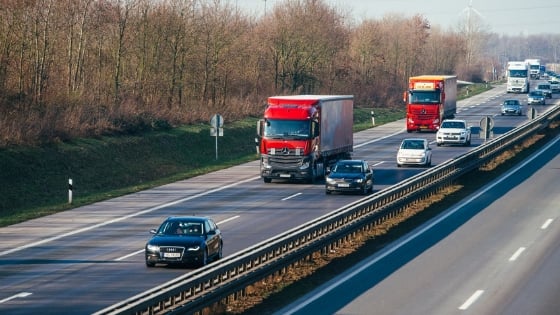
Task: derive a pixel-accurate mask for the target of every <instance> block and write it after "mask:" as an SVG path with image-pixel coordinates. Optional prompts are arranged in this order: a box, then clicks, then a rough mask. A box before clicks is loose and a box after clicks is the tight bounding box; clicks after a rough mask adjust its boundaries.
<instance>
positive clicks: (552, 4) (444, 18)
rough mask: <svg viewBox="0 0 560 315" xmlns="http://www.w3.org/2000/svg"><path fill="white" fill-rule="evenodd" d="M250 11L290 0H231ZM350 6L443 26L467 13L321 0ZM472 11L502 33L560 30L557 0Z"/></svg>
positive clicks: (452, 5)
mask: <svg viewBox="0 0 560 315" xmlns="http://www.w3.org/2000/svg"><path fill="white" fill-rule="evenodd" d="M230 1H231V3H232V4H234V5H235V4H236V5H237V6H238V7H239V8H240V9H243V10H245V11H246V12H248V13H250V14H258V15H260V14H263V13H264V11H265V9H266V10H271V9H272V7H273V6H274V5H276V4H278V3H282V2H284V1H289V0H230ZM324 1H325V2H326V3H328V4H330V5H332V6H334V7H337V8H342V9H343V10H349V11H350V12H351V13H352V16H353V17H354V18H356V19H357V20H358V21H360V20H363V19H367V18H370V19H380V18H382V17H383V16H384V15H385V14H389V13H400V14H403V15H404V16H405V17H409V16H412V15H414V14H417V13H419V14H422V15H424V16H425V17H426V18H427V19H428V20H429V21H430V23H431V24H432V25H434V26H435V25H439V26H440V27H443V28H444V29H448V28H453V29H455V28H456V27H457V24H458V21H459V20H461V19H462V18H465V17H466V16H467V12H468V9H469V3H470V2H471V1H469V0H324ZM470 12H471V14H472V15H478V14H480V16H481V17H482V20H483V23H484V25H487V26H489V28H490V29H489V30H490V31H491V32H494V33H498V34H505V35H536V34H559V33H560V1H558V0H472V6H471V10H470Z"/></svg>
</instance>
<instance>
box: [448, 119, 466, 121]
mask: <svg viewBox="0 0 560 315" xmlns="http://www.w3.org/2000/svg"><path fill="white" fill-rule="evenodd" d="M446 121H452V122H453V121H458V122H466V120H464V119H445V120H444V121H443V122H446Z"/></svg>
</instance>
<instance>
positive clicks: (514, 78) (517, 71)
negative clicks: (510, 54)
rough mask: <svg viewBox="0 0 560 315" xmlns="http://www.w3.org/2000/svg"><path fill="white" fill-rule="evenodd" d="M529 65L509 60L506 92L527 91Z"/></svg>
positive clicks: (528, 85)
mask: <svg viewBox="0 0 560 315" xmlns="http://www.w3.org/2000/svg"><path fill="white" fill-rule="evenodd" d="M529 88H530V83H529V65H527V63H526V62H525V61H510V62H508V66H507V93H529Z"/></svg>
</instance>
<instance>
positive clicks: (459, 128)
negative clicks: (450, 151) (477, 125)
mask: <svg viewBox="0 0 560 315" xmlns="http://www.w3.org/2000/svg"><path fill="white" fill-rule="evenodd" d="M436 144H437V146H438V147H439V146H440V145H443V144H458V145H464V146H470V145H471V127H470V126H468V125H467V121H466V120H461V119H447V120H444V121H443V122H442V123H441V126H440V128H439V130H438V131H437V133H436Z"/></svg>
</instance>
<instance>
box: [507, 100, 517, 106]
mask: <svg viewBox="0 0 560 315" xmlns="http://www.w3.org/2000/svg"><path fill="white" fill-rule="evenodd" d="M504 105H519V101H518V100H506V101H504Z"/></svg>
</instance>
